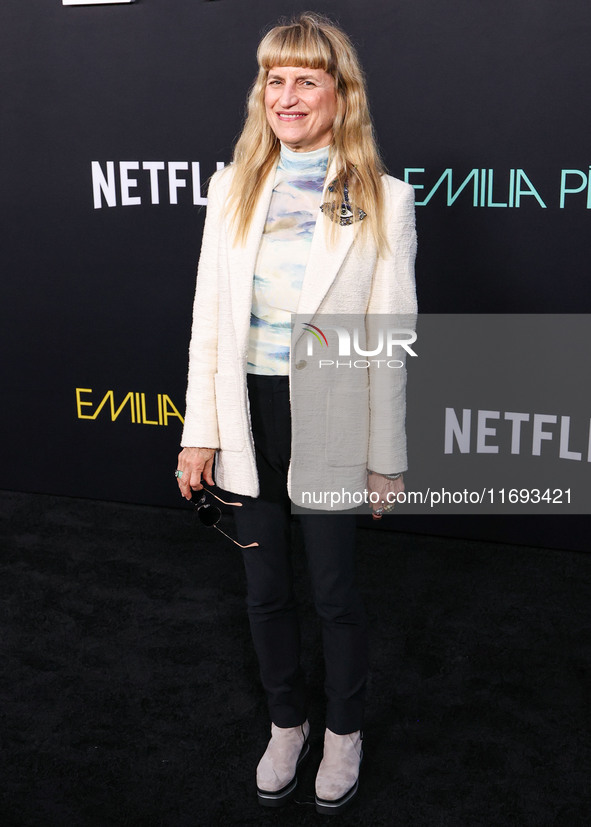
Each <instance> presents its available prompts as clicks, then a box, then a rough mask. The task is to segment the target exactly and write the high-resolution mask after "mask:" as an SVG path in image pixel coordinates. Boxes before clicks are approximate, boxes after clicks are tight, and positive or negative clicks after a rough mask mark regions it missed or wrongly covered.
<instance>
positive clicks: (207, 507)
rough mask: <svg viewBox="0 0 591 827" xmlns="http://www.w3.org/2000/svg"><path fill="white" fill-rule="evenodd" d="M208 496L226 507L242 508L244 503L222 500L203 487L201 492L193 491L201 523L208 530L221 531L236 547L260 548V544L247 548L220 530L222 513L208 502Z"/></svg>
mask: <svg viewBox="0 0 591 827" xmlns="http://www.w3.org/2000/svg"><path fill="white" fill-rule="evenodd" d="M207 494H210V495H211V496H212V497H215V499H216V500H218V502H220V503H223V504H224V505H233V506H242V503H229V502H226V500H222V498H221V497H218V495H217V494H214V493H213V491H210V490H209V489H208V488H206V487H205V486H203V487H202V488H200V489H199V491H193V493H192V494H191V502H192V503H193V505H194V506H195V508H196V509H197V516H198V517H199V519H200V520H201V523H202V524H203V525H204V526H206V527H207V528H215V530H216V531H219V532H220V534H223V535H224V537H227V538H228V540H231V541H232V542H233V543H234V545H236V546H239V547H240V548H254V547H255V546H258V543H249V544H248V545H247V546H243V545H242V543H239V542H238V540H234V538H233V537H230V535H229V534H226V532H225V531H222V529H221V528H219V526H218V523H219V521H220V518H221V516H222V512H221V510H220V509H219V508H218V506H217V505H215V503H208V502H207Z"/></svg>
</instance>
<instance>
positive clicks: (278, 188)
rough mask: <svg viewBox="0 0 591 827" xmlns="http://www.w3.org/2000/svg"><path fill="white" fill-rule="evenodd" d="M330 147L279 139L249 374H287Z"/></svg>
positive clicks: (257, 277) (258, 269)
mask: <svg viewBox="0 0 591 827" xmlns="http://www.w3.org/2000/svg"><path fill="white" fill-rule="evenodd" d="M328 152H329V147H327V146H326V147H322V148H321V149H315V150H313V151H312V152H293V151H292V150H291V149H288V147H286V146H285V145H284V144H281V155H280V158H279V164H278V166H277V170H276V172H275V180H274V182H273V192H272V195H271V201H270V204H269V212H268V213H267V220H266V222H265V229H264V231H263V235H262V237H261V244H260V247H259V252H258V256H257V260H256V264H255V272H254V284H253V294H252V310H251V316H250V339H249V349H248V363H247V368H246V369H247V372H248V373H261V374H288V373H289V348H290V344H291V314H292V313H295V312H296V310H297V306H298V301H299V297H300V291H301V287H302V282H303V280H304V273H305V271H306V265H307V263H308V257H309V255H310V245H311V243H312V235H313V233H314V227H315V226H316V219H317V217H318V209H319V207H320V202H321V200H322V191H323V189H324V180H325V177H326V168H327V165H328Z"/></svg>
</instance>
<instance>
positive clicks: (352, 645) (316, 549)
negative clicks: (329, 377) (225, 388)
mask: <svg viewBox="0 0 591 827" xmlns="http://www.w3.org/2000/svg"><path fill="white" fill-rule="evenodd" d="M248 392H249V399H250V411H251V421H252V428H253V435H254V441H255V449H256V462H257V470H258V475H259V481H260V486H261V492H260V496H259V497H257V498H251V497H243V498H241V501H242V502H243V506H242V507H241V508H235V509H234V515H235V520H236V529H237V534H238V539H239V541H240V542H241V543H250V542H254V541H256V542H258V543H259V546H258V547H255V548H250V549H245V550H244V552H243V557H244V565H245V570H246V580H247V608H248V616H249V621H250V628H251V633H252V638H253V641H254V646H255V650H256V653H257V656H258V660H259V666H260V672H261V678H262V683H263V687H264V689H265V692H266V695H267V702H268V706H269V712H270V716H271V720H272V721H273V723H275V724H276V725H277V726H280V727H292V726H299V724H302V723H303V722H304V721H305V720H306V717H307V702H306V687H305V681H304V676H303V673H302V669H301V666H300V629H299V622H298V616H297V606H296V601H295V597H294V590H293V572H292V565H291V548H290V546H291V511H290V501H289V498H288V496H287V470H288V466H289V458H290V449H291V417H290V405H289V380H288V377H286V376H259V375H254V374H249V375H248ZM299 519H300V523H301V527H302V531H303V535H304V543H305V549H306V557H307V563H308V570H309V572H310V578H311V583H312V592H313V596H314V603H315V606H316V611H317V613H318V615H319V617H320V620H321V623H322V639H323V649H324V660H325V670H326V671H325V692H326V697H327V716H326V726H327V727H328V728H329V729H330V730H332V731H333V732H334V733H336V734H337V735H346V734H347V733H349V732H355V731H356V730H358V729H362V724H363V720H362V719H363V707H364V700H365V689H366V683H367V673H368V655H367V623H366V618H365V612H364V609H363V604H362V601H361V597H360V594H359V591H358V589H357V586H356V583H355V561H354V555H355V517H354V516H353V515H351V514H344V515H337V514H330V515H323V514H316V513H314V512H312V511H311V512H310V513H309V514H304V515H300V516H299Z"/></svg>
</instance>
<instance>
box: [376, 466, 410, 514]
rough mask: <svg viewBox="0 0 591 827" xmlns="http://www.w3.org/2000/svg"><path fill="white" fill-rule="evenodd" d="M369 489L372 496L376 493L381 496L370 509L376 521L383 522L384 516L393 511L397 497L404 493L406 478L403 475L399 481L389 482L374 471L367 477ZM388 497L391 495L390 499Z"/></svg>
mask: <svg viewBox="0 0 591 827" xmlns="http://www.w3.org/2000/svg"><path fill="white" fill-rule="evenodd" d="M367 489H368V491H369V493H370V495H371V494H372V492H375V493H376V494H378V496H379V500H378V501H377V502H374V503H371V505H370V508H371V510H372V516H373V518H374V520H381V519H382V514H386V513H387V512H389V511H392V510H393V508H394V505H395V500H394V497H395V495H396V494H399V493H401V492H402V491H404V476H403V475H402V474H401V475H400V476H399V477H398V479H395V480H389V479H388V478H387V477H384V476H383V474H376V473H375V472H373V471H372V472H371V474H368V476H367ZM388 495H390V496H389V499H388ZM372 499H373V500H375V499H377V497H372ZM380 509H381V510H380Z"/></svg>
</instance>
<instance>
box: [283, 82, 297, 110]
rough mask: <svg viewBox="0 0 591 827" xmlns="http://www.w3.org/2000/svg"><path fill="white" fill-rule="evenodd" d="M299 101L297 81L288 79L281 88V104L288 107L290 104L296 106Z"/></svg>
mask: <svg viewBox="0 0 591 827" xmlns="http://www.w3.org/2000/svg"><path fill="white" fill-rule="evenodd" d="M297 102H298V96H297V94H296V87H295V83H291V82H289V81H288V82H287V83H286V84H285V85H284V86H283V88H282V90H281V96H280V98H279V105H280V106H283V107H285V108H286V109H288V108H289V107H290V106H295V105H296V103H297Z"/></svg>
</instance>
